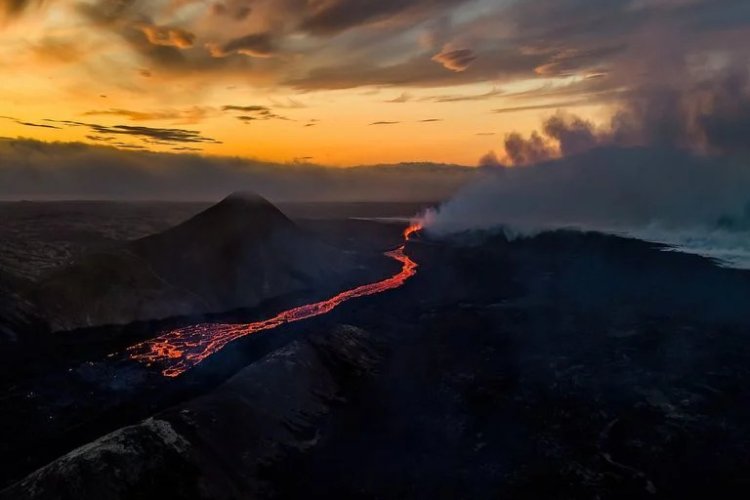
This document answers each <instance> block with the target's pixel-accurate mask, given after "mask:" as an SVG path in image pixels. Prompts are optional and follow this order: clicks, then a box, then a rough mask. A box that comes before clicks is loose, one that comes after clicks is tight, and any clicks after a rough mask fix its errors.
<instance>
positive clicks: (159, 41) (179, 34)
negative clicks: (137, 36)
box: [136, 24, 195, 49]
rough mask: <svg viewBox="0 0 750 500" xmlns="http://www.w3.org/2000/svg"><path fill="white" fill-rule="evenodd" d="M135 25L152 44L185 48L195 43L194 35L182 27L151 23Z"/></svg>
mask: <svg viewBox="0 0 750 500" xmlns="http://www.w3.org/2000/svg"><path fill="white" fill-rule="evenodd" d="M136 27H137V28H138V29H140V30H141V31H142V32H143V34H144V35H146V39H147V40H148V41H149V43H151V44H153V45H162V46H165V47H176V48H178V49H187V48H190V47H192V46H193V44H194V43H195V35H194V34H193V33H190V32H189V31H187V30H184V29H182V28H174V27H169V26H156V25H153V24H141V25H138V26H136Z"/></svg>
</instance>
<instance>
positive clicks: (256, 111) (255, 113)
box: [221, 105, 289, 122]
mask: <svg viewBox="0 0 750 500" xmlns="http://www.w3.org/2000/svg"><path fill="white" fill-rule="evenodd" d="M221 109H222V110H223V111H237V112H241V113H244V114H242V115H239V116H237V119H238V120H241V121H244V122H251V121H256V120H289V118H286V117H284V116H281V115H277V114H276V113H274V112H273V111H272V110H271V108H269V107H268V106H259V105H252V106H236V105H227V106H222V108H221Z"/></svg>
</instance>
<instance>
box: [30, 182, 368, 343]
mask: <svg viewBox="0 0 750 500" xmlns="http://www.w3.org/2000/svg"><path fill="white" fill-rule="evenodd" d="M353 267H354V259H353V258H352V257H351V256H350V255H347V254H345V253H343V252H341V251H339V250H337V249H334V248H333V247H330V246H328V245H326V244H324V243H322V242H320V241H319V240H318V239H316V238H315V237H313V236H312V235H310V234H308V233H307V232H305V231H303V230H301V229H300V228H298V227H297V226H296V225H295V224H294V223H293V222H292V221H290V220H289V219H288V218H287V217H286V216H285V215H284V214H282V213H281V212H280V211H279V210H278V209H277V208H276V207H274V206H273V205H271V204H270V203H269V202H268V201H266V200H264V199H263V198H261V197H259V196H257V195H254V194H247V193H237V194H234V195H231V196H229V197H228V198H226V199H224V200H223V201H222V202H220V203H219V204H217V205H214V206H213V207H211V208H209V209H207V210H205V211H203V212H201V213H199V214H198V215H196V216H195V217H193V218H191V219H190V220H188V221H186V222H184V223H182V224H180V225H178V226H176V227H173V228H171V229H168V230H166V231H163V232H161V233H157V234H155V235H152V236H147V237H145V238H141V239H138V240H135V241H133V242H130V243H127V244H125V245H121V246H118V247H115V248H112V249H110V250H107V251H102V252H98V253H94V254H89V255H87V256H85V257H83V258H81V259H79V260H78V261H77V262H75V263H73V264H72V265H69V266H66V267H64V268H62V269H58V270H55V271H53V272H52V273H51V274H50V275H49V276H47V277H46V278H45V279H43V280H41V282H40V283H38V285H37V286H36V287H35V289H34V291H33V294H32V297H33V299H34V301H35V302H36V303H37V304H39V307H40V309H41V311H42V312H43V314H44V316H45V317H46V318H47V320H48V321H49V323H50V325H51V328H52V330H53V331H57V330H70V329H75V328H82V327H91V326H100V325H107V324H124V323H129V322H132V321H140V320H152V319H160V318H165V317H172V316H182V315H195V314H204V313H217V312H223V311H228V310H232V309H236V308H242V307H252V306H255V305H257V304H259V303H260V302H262V301H264V300H266V299H271V298H276V297H280V296H283V295H285V294H290V293H294V292H300V291H309V290H311V289H314V288H316V287H320V286H332V285H335V284H336V283H337V281H339V280H340V279H342V278H343V277H344V276H346V275H347V273H348V272H350V271H351V270H352V268H353Z"/></svg>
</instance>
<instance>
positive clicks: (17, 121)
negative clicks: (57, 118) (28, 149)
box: [0, 116, 62, 130]
mask: <svg viewBox="0 0 750 500" xmlns="http://www.w3.org/2000/svg"><path fill="white" fill-rule="evenodd" d="M0 118H2V119H4V120H10V121H12V122H15V123H17V124H18V125H24V126H26V127H38V128H51V129H58V130H59V129H61V128H62V127H57V126H55V125H49V124H44V123H34V122H26V121H23V120H19V119H17V118H13V117H11V116H0Z"/></svg>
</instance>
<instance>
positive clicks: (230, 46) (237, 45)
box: [207, 33, 275, 58]
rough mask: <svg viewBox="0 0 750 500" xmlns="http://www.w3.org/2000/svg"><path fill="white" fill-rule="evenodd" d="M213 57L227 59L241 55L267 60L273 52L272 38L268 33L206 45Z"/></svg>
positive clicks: (253, 34)
mask: <svg viewBox="0 0 750 500" xmlns="http://www.w3.org/2000/svg"><path fill="white" fill-rule="evenodd" d="M207 47H208V49H209V52H210V53H211V55H212V56H213V57H227V56H228V55H230V54H242V55H245V56H250V57H258V58H268V57H272V56H273V55H274V52H275V47H274V41H273V37H272V36H271V34H270V33H252V34H250V35H245V36H241V37H239V38H234V39H232V40H229V41H228V42H226V43H223V44H217V43H209V44H208V45H207Z"/></svg>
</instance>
